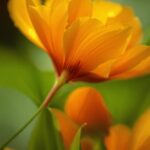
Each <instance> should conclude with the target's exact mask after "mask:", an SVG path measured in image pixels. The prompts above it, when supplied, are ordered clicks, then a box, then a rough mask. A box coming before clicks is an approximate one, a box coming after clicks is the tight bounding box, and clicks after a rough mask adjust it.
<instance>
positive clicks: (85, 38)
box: [64, 19, 131, 72]
mask: <svg viewBox="0 0 150 150" xmlns="http://www.w3.org/2000/svg"><path fill="white" fill-rule="evenodd" d="M119 27H120V26H117V25H116V24H114V25H108V26H103V25H102V24H100V23H99V22H98V21H96V20H93V19H88V20H86V21H85V20H80V21H77V22H76V23H74V24H73V25H72V26H71V27H70V28H69V30H67V32H66V34H65V40H64V45H65V50H66V64H67V65H68V66H75V65H76V64H79V66H80V70H81V71H83V72H88V71H91V70H93V69H95V68H96V67H97V66H99V65H100V64H103V63H105V62H106V61H109V60H111V59H114V58H116V57H118V56H119V55H121V54H122V53H123V52H124V50H125V48H126V46H127V44H128V42H129V39H130V34H131V29H130V28H127V29H125V30H124V29H120V28H119ZM87 28H88V29H87Z"/></svg>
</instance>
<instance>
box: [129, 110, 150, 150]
mask: <svg viewBox="0 0 150 150" xmlns="http://www.w3.org/2000/svg"><path fill="white" fill-rule="evenodd" d="M132 139H133V141H132V146H131V148H132V150H149V148H150V110H148V111H146V112H145V113H144V114H143V115H142V116H141V117H140V119H139V120H138V121H137V122H136V124H135V126H134V129H133V136H132Z"/></svg>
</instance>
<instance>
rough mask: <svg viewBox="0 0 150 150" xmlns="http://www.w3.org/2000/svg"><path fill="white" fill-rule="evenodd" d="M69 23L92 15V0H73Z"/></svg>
mask: <svg viewBox="0 0 150 150" xmlns="http://www.w3.org/2000/svg"><path fill="white" fill-rule="evenodd" d="M68 13H69V18H68V22H69V25H70V24H71V23H72V22H73V21H75V20H77V19H78V18H80V17H90V16H91V14H92V1H91V0H71V1H70V5H69V10H68Z"/></svg>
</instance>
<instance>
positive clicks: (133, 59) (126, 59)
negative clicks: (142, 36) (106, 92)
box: [111, 45, 150, 75]
mask: <svg viewBox="0 0 150 150" xmlns="http://www.w3.org/2000/svg"><path fill="white" fill-rule="evenodd" d="M147 57H150V47H149V46H143V45H138V46H135V47H133V48H132V49H129V50H128V51H126V52H125V53H124V54H123V55H122V56H121V57H120V58H119V60H118V61H117V62H116V63H115V65H114V68H113V70H112V72H111V75H115V74H116V75H117V74H120V73H123V72H126V71H128V70H130V69H132V68H134V67H135V66H137V65H138V64H139V63H141V62H142V61H143V60H145V59H146V58H147Z"/></svg>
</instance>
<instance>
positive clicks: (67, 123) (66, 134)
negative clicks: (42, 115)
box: [52, 109, 78, 150]
mask: <svg viewBox="0 0 150 150" xmlns="http://www.w3.org/2000/svg"><path fill="white" fill-rule="evenodd" d="M52 112H53V113H54V114H55V116H56V118H57V120H58V123H59V126H60V132H61V134H62V137H63V140H64V144H65V147H66V149H67V150H69V147H70V145H71V144H72V141H73V139H74V136H75V134H76V132H77V131H78V126H77V125H76V124H75V123H73V121H71V119H70V118H69V117H67V115H65V113H63V112H61V111H60V110H58V109H52Z"/></svg>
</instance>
